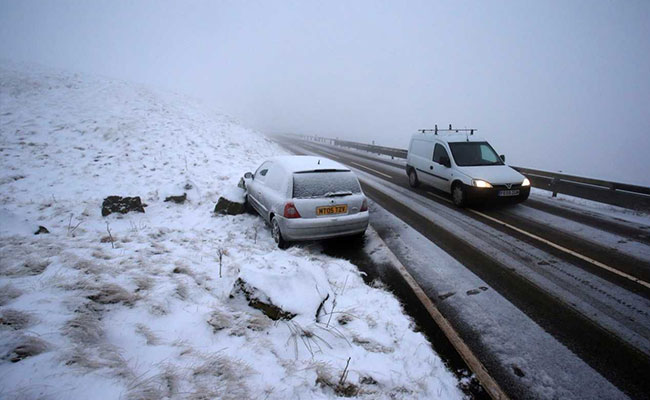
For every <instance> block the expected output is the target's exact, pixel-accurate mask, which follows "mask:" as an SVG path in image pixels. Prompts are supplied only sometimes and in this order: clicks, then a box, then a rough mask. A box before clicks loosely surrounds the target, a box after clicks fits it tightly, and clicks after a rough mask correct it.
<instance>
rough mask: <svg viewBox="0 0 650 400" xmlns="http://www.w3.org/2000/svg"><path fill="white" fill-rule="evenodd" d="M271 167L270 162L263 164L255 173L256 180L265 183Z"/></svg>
mask: <svg viewBox="0 0 650 400" xmlns="http://www.w3.org/2000/svg"><path fill="white" fill-rule="evenodd" d="M270 166H271V163H270V162H268V161H267V162H265V163H263V164H262V165H260V167H259V168H258V169H257V171H255V179H256V180H258V181H260V182H264V180H265V177H266V174H267V173H268V171H269V167H270Z"/></svg>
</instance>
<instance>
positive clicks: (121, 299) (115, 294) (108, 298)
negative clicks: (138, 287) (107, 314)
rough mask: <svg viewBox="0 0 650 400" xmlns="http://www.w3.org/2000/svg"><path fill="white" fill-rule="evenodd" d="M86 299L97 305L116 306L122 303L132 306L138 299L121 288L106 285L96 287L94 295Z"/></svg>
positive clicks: (109, 284)
mask: <svg viewBox="0 0 650 400" xmlns="http://www.w3.org/2000/svg"><path fill="white" fill-rule="evenodd" d="M88 299H90V300H92V301H94V302H95V303H99V304H117V303H122V304H124V305H127V306H131V305H133V303H135V301H136V300H137V299H138V297H137V296H136V295H134V294H132V293H130V292H128V291H127V290H126V289H124V288H123V287H121V286H118V285H115V284H112V283H108V284H105V285H103V286H100V287H97V288H95V290H94V293H93V294H91V295H90V296H88Z"/></svg>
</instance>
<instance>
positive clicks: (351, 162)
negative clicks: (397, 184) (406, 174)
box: [350, 161, 393, 179]
mask: <svg viewBox="0 0 650 400" xmlns="http://www.w3.org/2000/svg"><path fill="white" fill-rule="evenodd" d="M350 164H354V165H356V166H358V167H361V168H363V169H367V170H368V171H372V172H374V173H376V174H379V175H383V176H385V177H386V178H388V179H393V177H392V176H390V175H388V174H384V173H383V172H379V171H377V170H376V169H372V168H370V167H366V166H365V165H361V164H357V163H355V162H354V161H350Z"/></svg>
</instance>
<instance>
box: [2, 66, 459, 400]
mask: <svg viewBox="0 0 650 400" xmlns="http://www.w3.org/2000/svg"><path fill="white" fill-rule="evenodd" d="M282 152H283V151H282V150H281V149H280V148H278V147H277V146H276V145H275V144H274V143H273V142H271V141H269V140H267V139H265V138H264V137H263V136H261V135H259V134H257V133H255V132H252V131H250V130H248V129H245V128H242V127H241V126H239V125H237V124H236V123H234V122H233V121H231V120H229V119H228V118H226V117H223V116H220V115H217V114H215V113H213V112H211V111H209V110H208V109H207V108H206V107H205V106H203V105H201V104H199V103H197V102H195V101H193V100H191V99H187V98H184V97H182V96H178V95H172V94H162V93H154V92H152V91H150V90H147V89H145V88H141V87H138V86H135V85H131V84H126V83H122V82H115V81H111V80H107V79H98V78H88V77H80V76H77V75H72V74H67V73H63V72H58V71H51V70H46V69H43V68H35V67H30V68H27V69H26V68H25V67H21V66H15V65H9V64H7V65H3V66H1V67H0V155H1V157H2V158H1V160H2V165H1V170H0V398H3V399H4V398H48V399H50V398H52V399H88V398H92V399H122V398H124V399H131V398H133V399H163V398H197V399H198V398H201V399H207V398H219V399H246V398H254V399H298V398H303V399H307V398H334V397H337V395H338V394H345V393H346V391H351V392H355V391H356V392H357V396H358V397H360V398H372V399H378V398H386V399H388V398H390V399H395V398H404V399H407V398H408V399H413V398H427V399H428V398H444V399H450V398H459V397H462V393H461V392H460V391H459V389H458V388H457V385H458V382H457V380H456V379H455V378H454V376H453V375H452V374H451V373H450V372H449V371H447V370H446V368H445V367H444V365H443V364H442V362H441V360H440V359H439V358H438V356H437V355H436V354H435V353H433V352H432V350H431V348H430V346H429V344H428V343H427V342H426V339H425V338H424V337H423V336H422V335H421V334H420V333H416V332H413V330H412V323H411V321H410V320H409V319H408V318H407V317H405V316H404V315H403V313H402V309H401V307H400V305H399V303H398V301H397V300H396V299H395V298H394V297H393V296H392V295H390V294H389V293H387V292H386V291H384V290H382V289H379V288H373V287H370V286H367V285H366V284H364V282H363V280H362V278H361V276H360V273H359V271H358V270H357V268H356V267H355V266H354V265H352V264H350V263H348V262H347V261H344V260H339V259H334V258H330V257H327V256H325V255H322V254H320V253H318V252H315V251H314V247H313V246H295V247H292V248H290V249H289V250H287V251H281V250H278V249H277V248H276V246H275V245H274V243H273V242H272V240H271V238H270V234H269V232H268V228H267V227H266V226H265V225H264V223H263V222H262V220H261V219H260V218H257V217H255V216H252V215H238V216H220V217H215V216H213V214H212V210H213V207H214V204H215V202H216V200H217V198H218V197H219V196H220V195H223V194H224V193H228V192H229V191H231V190H232V188H233V187H234V186H235V185H236V184H237V182H238V180H239V177H240V176H241V175H242V174H243V173H244V172H245V171H250V170H253V169H254V168H255V167H256V166H257V165H259V163H260V162H261V160H262V159H264V158H266V157H269V156H273V155H276V154H280V153H282ZM183 193H187V199H188V200H187V201H186V202H185V203H184V204H175V203H170V202H164V199H165V198H166V197H167V196H170V195H181V194H183ZM109 195H120V196H141V197H142V200H143V202H145V203H146V204H147V207H146V212H145V213H144V214H142V213H129V214H126V215H115V214H111V215H109V216H107V217H102V215H101V211H100V206H101V203H102V200H103V199H104V198H105V197H106V196H109ZM39 225H40V226H44V227H46V228H47V229H48V230H49V232H50V233H49V234H39V235H34V232H35V231H36V230H37V228H38V226H39ZM219 254H221V255H222V257H221V263H220V261H219V258H220V257H219ZM220 264H221V265H220ZM220 271H221V272H220ZM238 278H243V279H246V281H247V282H251V281H252V282H255V283H256V284H257V285H258V286H259V287H262V288H264V289H265V290H266V291H267V293H266V294H268V295H269V296H271V297H273V298H274V299H275V301H276V303H281V305H282V306H283V308H285V309H287V310H289V311H291V312H293V313H295V314H297V315H296V317H295V318H293V319H292V320H289V321H287V320H279V321H273V320H271V319H269V318H268V317H266V316H265V315H264V314H262V312H261V311H259V310H256V309H253V308H251V307H249V306H248V303H247V301H246V300H245V299H244V298H242V296H239V295H237V291H236V290H234V289H233V288H235V287H236V286H237V285H236V282H237V279H238ZM231 294H234V296H231ZM327 295H329V298H328V300H326V301H325V302H324V306H323V310H322V312H321V313H320V318H317V317H316V310H315V308H317V305H318V303H320V301H321V299H323V298H325V297H327ZM348 361H349V366H348V367H347V369H346V364H347V363H348ZM344 371H346V373H347V376H346V377H345V379H344V380H343V381H344V382H343V384H340V380H341V376H342V375H343V374H344ZM349 384H353V385H354V386H350V385H349ZM347 393H350V392H347Z"/></svg>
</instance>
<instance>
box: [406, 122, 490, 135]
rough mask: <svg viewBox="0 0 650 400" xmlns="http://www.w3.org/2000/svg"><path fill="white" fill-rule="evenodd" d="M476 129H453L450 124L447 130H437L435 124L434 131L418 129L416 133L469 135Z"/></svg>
mask: <svg viewBox="0 0 650 400" xmlns="http://www.w3.org/2000/svg"><path fill="white" fill-rule="evenodd" d="M477 130H478V129H453V128H452V127H451V124H449V129H438V124H436V127H435V128H434V129H418V132H422V133H427V132H433V134H434V135H437V134H438V132H453V133H457V132H469V134H470V135H473V134H474V131H477Z"/></svg>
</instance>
